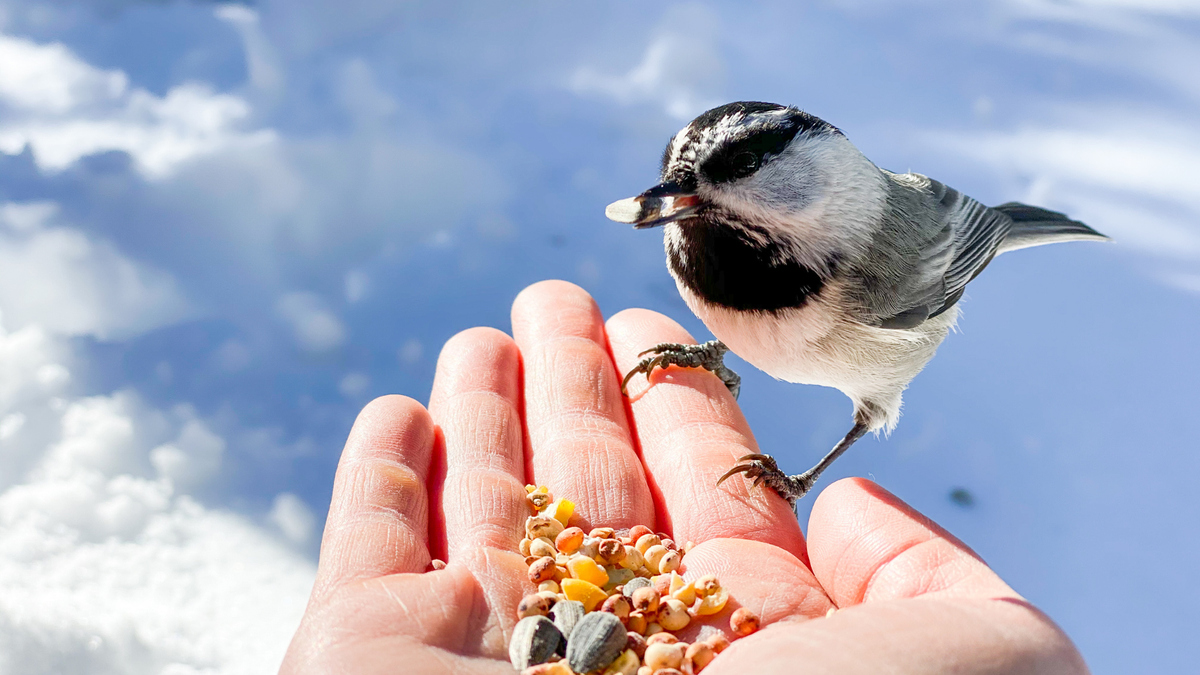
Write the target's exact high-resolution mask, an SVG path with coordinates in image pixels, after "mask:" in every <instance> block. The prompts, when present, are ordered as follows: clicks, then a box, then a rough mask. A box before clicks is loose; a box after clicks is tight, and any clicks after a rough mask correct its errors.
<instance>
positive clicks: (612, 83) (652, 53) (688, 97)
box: [569, 6, 726, 120]
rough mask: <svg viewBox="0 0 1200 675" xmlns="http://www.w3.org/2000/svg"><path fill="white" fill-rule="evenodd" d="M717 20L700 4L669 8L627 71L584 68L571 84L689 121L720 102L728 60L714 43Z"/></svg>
mask: <svg viewBox="0 0 1200 675" xmlns="http://www.w3.org/2000/svg"><path fill="white" fill-rule="evenodd" d="M717 33H718V31H717V30H716V29H715V19H714V18H713V17H711V16H709V15H708V14H706V13H705V12H704V11H703V10H701V9H700V8H698V7H696V6H689V7H687V8H683V9H682V10H681V11H675V10H672V11H669V12H668V13H667V15H666V17H665V18H664V19H663V21H662V22H661V27H660V28H659V29H658V30H656V31H655V32H654V35H655V37H654V39H653V40H652V41H651V42H650V44H649V46H647V47H646V51H645V53H644V54H643V56H642V60H641V62H640V63H638V64H637V65H636V66H634V67H633V68H632V69H631V70H629V71H628V72H625V73H623V74H611V73H607V72H604V71H605V70H607V69H597V68H594V67H591V66H583V67H580V68H579V69H578V70H576V71H575V73H574V75H572V76H571V80H570V82H569V86H570V88H571V89H572V90H573V91H574V92H575V93H577V94H582V95H597V94H598V95H601V96H605V97H608V98H611V99H612V100H614V101H616V102H617V103H620V104H622V105H631V104H639V103H651V104H654V105H657V106H660V107H661V108H662V109H663V112H665V113H666V114H667V115H670V116H671V117H673V118H675V119H677V120H690V119H692V118H693V117H695V116H696V115H698V114H699V113H701V112H703V111H705V110H707V109H708V108H712V107H714V106H716V105H719V104H720V103H722V101H721V100H720V97H719V96H718V95H717V94H719V92H720V89H721V87H722V85H723V84H724V81H725V71H726V67H725V60H724V59H723V58H722V57H721V54H720V53H719V52H718V50H717V48H716V46H715V44H714V43H715V39H714V36H715V35H716V34H717Z"/></svg>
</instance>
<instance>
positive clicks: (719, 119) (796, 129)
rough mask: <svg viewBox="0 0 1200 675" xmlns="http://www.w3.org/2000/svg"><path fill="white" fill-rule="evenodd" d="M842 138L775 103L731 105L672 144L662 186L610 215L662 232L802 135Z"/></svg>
mask: <svg viewBox="0 0 1200 675" xmlns="http://www.w3.org/2000/svg"><path fill="white" fill-rule="evenodd" d="M813 133H817V134H828V133H834V134H840V133H841V132H839V131H838V130H837V128H835V127H834V126H833V125H831V124H829V123H827V122H825V121H824V120H821V119H819V118H817V117H814V116H812V115H809V114H808V113H806V112H803V111H801V110H799V109H797V108H792V107H788V106H782V105H778V104H775V103H762V102H758V101H739V102H736V103H727V104H725V105H723V106H719V107H716V108H713V109H712V110H709V111H708V112H705V113H704V114H702V115H700V116H699V117H697V118H696V119H694V120H692V121H691V122H690V123H689V124H688V125H687V126H686V127H684V128H683V129H682V130H681V131H680V132H679V133H678V134H676V135H675V137H674V138H672V139H671V141H670V142H669V143H668V144H667V148H666V150H665V151H664V152H663V158H662V176H661V179H662V182H660V183H659V184H658V185H655V186H654V187H652V188H650V189H649V190H646V191H645V192H643V193H641V194H640V195H638V196H636V197H630V198H628V199H622V200H621V201H618V202H614V203H612V204H610V205H609V206H608V208H607V209H605V211H604V213H605V215H606V216H608V218H610V219H611V220H615V221H617V222H621V223H632V224H633V226H634V227H636V228H645V227H656V226H659V225H665V224H666V223H669V222H673V221H676V220H680V219H682V218H686V217H688V216H691V215H693V214H695V213H696V212H698V211H699V210H700V209H702V208H703V206H704V204H705V199H706V197H711V196H712V193H713V192H715V191H718V190H721V189H722V188H723V187H725V186H729V185H732V184H736V183H738V182H740V181H743V180H745V179H747V178H749V177H750V176H752V175H754V174H755V173H757V172H758V171H759V170H760V169H761V168H762V167H763V166H765V165H766V164H768V163H769V162H770V161H771V160H772V159H773V158H775V157H777V156H779V155H781V154H782V153H783V152H784V151H785V150H786V149H787V147H788V145H789V144H790V143H791V142H792V140H793V139H794V138H795V137H796V136H797V135H798V134H813Z"/></svg>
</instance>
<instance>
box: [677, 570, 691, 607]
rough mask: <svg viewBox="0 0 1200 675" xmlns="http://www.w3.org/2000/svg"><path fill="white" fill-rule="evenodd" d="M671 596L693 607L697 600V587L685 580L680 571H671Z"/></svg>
mask: <svg viewBox="0 0 1200 675" xmlns="http://www.w3.org/2000/svg"><path fill="white" fill-rule="evenodd" d="M671 597H672V598H675V599H676V600H678V601H680V602H682V603H683V604H685V605H687V606H689V607H691V606H692V603H694V602H696V587H695V586H693V585H692V583H691V582H690V581H684V580H683V577H681V576H679V573H678V572H671Z"/></svg>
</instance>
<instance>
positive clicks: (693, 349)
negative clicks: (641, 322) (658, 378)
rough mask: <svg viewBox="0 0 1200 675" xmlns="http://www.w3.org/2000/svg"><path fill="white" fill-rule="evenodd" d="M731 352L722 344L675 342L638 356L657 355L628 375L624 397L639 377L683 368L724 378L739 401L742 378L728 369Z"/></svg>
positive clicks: (622, 390) (625, 380)
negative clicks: (664, 369)
mask: <svg viewBox="0 0 1200 675" xmlns="http://www.w3.org/2000/svg"><path fill="white" fill-rule="evenodd" d="M727 351H729V347H726V346H725V343H723V342H721V341H720V340H709V341H708V342H705V343H704V344H701V345H681V344H675V343H672V342H665V343H663V344H660V345H655V346H654V347H652V348H650V349H647V350H646V351H644V352H642V353H641V354H638V356H646V355H647V354H653V356H650V357H648V358H645V359H642V360H641V361H639V362H638V364H637V365H636V366H634V367H633V369H632V370H630V371H629V372H628V373H626V374H625V379H624V380H622V381H621V393H622V394H623V393H625V385H627V384H629V380H630V379H632V378H633V376H634V375H635V374H637V373H644V374H645V375H646V377H650V373H652V372H654V369H655V368H666V367H667V366H681V367H683V368H704V369H705V370H708V371H711V372H712V373H714V374H715V375H716V376H717V377H719V378H721V381H722V382H724V383H725V386H726V387H728V388H729V392H730V393H731V394H733V397H734V398H737V397H738V393H740V392H741V389H742V378H741V377H740V376H739V375H738V374H737V373H735V372H733V371H732V370H730V369H729V368H726V367H725V352H727Z"/></svg>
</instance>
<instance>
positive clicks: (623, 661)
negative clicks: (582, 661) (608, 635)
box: [602, 649, 641, 675]
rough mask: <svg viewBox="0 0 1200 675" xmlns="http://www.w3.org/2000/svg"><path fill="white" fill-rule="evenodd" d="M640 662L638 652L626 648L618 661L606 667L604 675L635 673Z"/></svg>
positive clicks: (631, 674) (629, 674)
mask: <svg viewBox="0 0 1200 675" xmlns="http://www.w3.org/2000/svg"><path fill="white" fill-rule="evenodd" d="M640 663H641V661H639V660H638V657H637V654H634V653H633V650H632V649H626V650H625V651H624V652H622V653H621V655H620V656H618V657H617V660H616V661H613V662H612V663H611V664H610V665H609V666H608V667H607V668H605V669H604V673H603V674H602V675H635V674H636V673H637V671H638V666H639V665H640Z"/></svg>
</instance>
